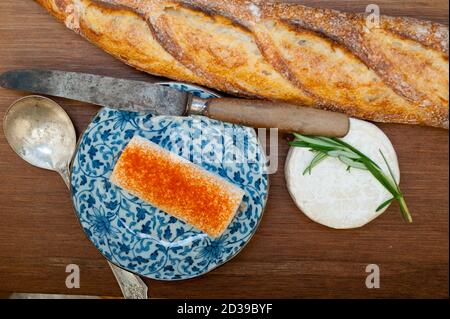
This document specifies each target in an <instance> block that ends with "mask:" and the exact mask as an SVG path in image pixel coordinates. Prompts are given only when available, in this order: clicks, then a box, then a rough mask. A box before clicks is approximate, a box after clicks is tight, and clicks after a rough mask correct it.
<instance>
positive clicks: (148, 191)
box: [110, 136, 244, 237]
mask: <svg viewBox="0 0 450 319" xmlns="http://www.w3.org/2000/svg"><path fill="white" fill-rule="evenodd" d="M110 181H111V182H112V183H113V184H115V185H116V186H119V187H121V188H123V189H125V190H126V191H128V192H130V193H131V194H133V195H135V196H137V197H139V198H140V199H142V200H143V201H145V202H148V203H150V204H151V205H153V206H155V207H156V208H158V209H160V210H162V211H164V212H166V213H168V214H170V215H172V216H174V217H176V218H178V219H181V220H183V221H184V222H186V223H188V224H190V225H192V226H194V227H196V228H198V229H199V230H201V231H203V232H205V233H206V234H208V235H209V236H211V237H219V236H220V235H222V233H223V232H224V231H225V230H226V228H227V227H228V225H229V224H230V223H231V221H232V219H233V217H234V216H235V214H236V212H237V211H238V209H239V206H240V204H241V202H242V198H243V196H244V191H243V190H242V189H240V188H239V187H237V186H236V185H234V184H232V183H230V182H228V181H226V180H225V179H223V178H221V177H219V176H217V175H215V174H213V173H211V172H208V171H207V170H205V169H203V168H202V167H200V166H197V165H195V164H193V163H191V162H189V161H188V160H186V159H184V158H183V157H181V156H178V155H177V154H174V153H171V152H169V151H167V150H166V149H164V148H162V147H160V146H159V145H157V144H155V143H153V142H150V141H148V140H146V139H144V138H142V137H139V136H135V137H133V139H132V140H131V141H130V142H129V143H128V145H127V147H126V148H125V149H124V150H123V152H122V155H121V156H120V158H119V160H118V162H117V164H116V166H115V167H114V171H113V173H112V175H111V177H110Z"/></svg>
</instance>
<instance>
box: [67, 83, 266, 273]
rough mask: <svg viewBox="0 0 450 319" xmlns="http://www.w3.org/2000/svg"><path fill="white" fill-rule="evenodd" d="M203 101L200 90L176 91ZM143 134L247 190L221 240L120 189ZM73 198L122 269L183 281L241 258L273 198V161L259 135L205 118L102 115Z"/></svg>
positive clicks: (80, 159)
mask: <svg viewBox="0 0 450 319" xmlns="http://www.w3.org/2000/svg"><path fill="white" fill-rule="evenodd" d="M174 86H175V87H176V88H178V89H183V90H186V91H190V92H193V93H194V94H196V95H197V96H201V97H211V95H210V93H207V92H202V91H200V90H199V89H198V88H196V87H189V86H188V85H184V84H175V85H174ZM135 134H138V135H140V136H142V137H144V138H147V139H149V140H151V141H152V142H154V143H157V144H159V145H160V146H162V147H164V148H166V149H168V150H170V151H172V152H174V153H176V154H179V155H180V156H183V157H185V158H186V159H188V160H190V161H192V162H194V163H196V164H198V165H201V166H202V167H203V168H205V169H207V170H208V171H210V172H213V173H215V174H218V175H220V176H222V177H223V178H225V179H227V180H228V181H230V182H231V183H234V184H236V185H238V186H239V187H241V188H242V189H243V190H244V191H245V196H244V199H243V203H242V205H241V207H240V210H239V212H238V213H237V214H236V217H235V218H234V219H233V221H232V222H231V224H230V226H229V227H228V229H227V230H226V231H225V233H224V234H223V235H222V236H221V237H219V238H210V237H208V236H207V235H206V234H204V233H202V232H201V231H199V230H197V229H195V228H193V227H191V226H189V225H187V224H186V223H184V222H182V221H180V220H178V219H176V218H174V217H172V216H170V215H168V214H166V213H164V212H162V211H160V210H158V209H156V208H155V207H153V206H151V205H149V204H147V203H145V202H143V201H141V200H140V199H138V198H136V197H134V196H133V195H131V194H129V193H128V192H126V191H124V190H122V189H120V188H118V187H116V186H115V185H112V184H111V183H110V182H109V176H110V174H111V173H112V170H113V168H114V165H115V163H116V161H117V159H118V158H119V157H120V154H121V151H122V150H123V149H124V148H125V146H126V145H127V143H128V142H129V141H130V140H131V138H132V137H133V136H134V135H135ZM71 184H72V198H73V203H74V207H75V211H76V213H77V216H78V218H79V220H80V223H81V226H82V227H83V229H84V231H85V233H86V234H87V236H88V238H89V239H90V240H91V241H92V242H93V244H94V245H95V246H96V247H97V248H98V249H99V251H100V252H101V253H102V254H103V255H104V256H105V257H106V258H107V259H108V260H110V261H111V262H113V263H115V264H116V265H118V266H120V267H122V268H124V269H127V270H129V271H132V272H134V273H137V274H139V275H142V276H145V277H149V278H153V279H160V280H180V279H188V278H193V277H197V276H200V275H202V274H204V273H206V272H208V271H210V270H212V269H214V268H216V267H217V266H219V265H221V264H223V263H225V262H226V261H228V260H230V259H231V258H233V257H234V256H235V255H236V254H238V253H239V251H240V250H241V249H242V248H243V247H244V246H245V244H246V243H247V242H248V241H249V240H250V238H251V237H252V235H253V234H254V233H255V231H256V228H257V226H258V223H259V221H260V220H261V217H262V214H263V211H264V208H265V204H266V200H267V196H268V176H267V174H266V163H265V156H264V153H263V150H262V148H261V147H260V145H259V143H258V139H257V137H256V134H255V131H254V130H253V129H250V128H245V127H241V126H237V125H233V124H228V123H223V122H218V121H214V120H211V119H208V118H204V117H168V116H152V115H149V114H145V115H144V114H139V113H132V112H124V111H117V110H113V109H109V108H104V109H102V110H101V111H100V112H99V113H98V114H97V116H96V117H95V118H94V120H93V121H92V123H91V124H90V125H89V127H88V128H87V130H86V132H85V133H84V135H83V136H82V138H81V140H80V143H79V145H78V148H77V153H76V155H75V157H74V159H73V163H72V174H71Z"/></svg>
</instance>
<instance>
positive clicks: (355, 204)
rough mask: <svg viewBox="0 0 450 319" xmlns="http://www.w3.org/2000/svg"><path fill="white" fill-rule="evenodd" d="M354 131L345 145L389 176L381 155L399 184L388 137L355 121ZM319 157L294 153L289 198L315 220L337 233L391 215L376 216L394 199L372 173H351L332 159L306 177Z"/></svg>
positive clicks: (294, 150)
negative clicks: (315, 159) (352, 147)
mask: <svg viewBox="0 0 450 319" xmlns="http://www.w3.org/2000/svg"><path fill="white" fill-rule="evenodd" d="M350 126H351V128H350V132H349V133H348V135H347V136H346V137H345V138H343V140H344V141H345V142H347V143H349V144H350V145H353V146H354V147H356V148H357V149H358V150H360V151H361V152H362V153H364V154H365V155H367V156H368V157H370V158H371V159H372V160H373V161H375V162H376V163H377V164H378V165H379V166H380V167H381V168H382V169H383V171H384V172H386V173H388V168H387V166H386V164H385V162H384V160H383V157H382V156H381V154H380V150H381V151H382V152H383V153H384V155H385V157H386V159H387V161H388V163H389V165H390V166H391V168H392V170H393V173H394V176H395V179H396V181H397V182H399V181H400V169H399V166H398V160H397V155H396V153H395V150H394V147H393V146H392V143H391V142H390V140H389V139H388V137H387V136H386V135H385V134H384V133H383V131H381V130H380V129H379V128H377V127H376V126H375V125H373V124H371V123H368V122H365V121H360V120H356V119H351V124H350ZM313 157H314V154H313V153H312V152H311V151H310V150H309V149H305V148H298V147H292V148H291V149H290V151H289V155H288V158H287V160H286V166H285V176H286V181H287V186H288V189H289V193H290V194H291V196H292V198H293V199H294V201H295V203H296V204H297V206H298V207H299V208H300V209H301V210H302V211H303V213H305V214H306V215H307V216H308V217H309V218H311V219H312V220H314V221H315V222H317V223H319V224H322V225H325V226H328V227H331V228H336V229H349V228H358V227H361V226H364V225H365V224H367V223H369V222H370V221H372V220H373V219H375V218H376V217H378V216H379V215H381V214H382V213H383V212H384V211H385V210H386V209H387V207H386V208H385V209H383V210H381V211H379V212H377V211H376V210H377V208H378V207H379V206H380V205H381V204H382V203H384V202H385V201H386V200H388V199H389V198H392V196H391V194H390V193H389V192H388V191H387V190H386V189H385V188H384V187H383V186H382V185H381V184H380V183H379V182H378V181H377V180H376V179H375V178H374V177H373V176H372V174H371V173H370V172H368V171H364V170H360V169H355V168H352V169H351V170H350V172H348V171H347V166H346V165H345V164H344V163H342V162H341V161H339V160H338V159H336V158H327V159H325V160H324V161H322V162H321V163H320V164H319V165H318V166H316V167H315V168H314V169H313V170H312V173H311V174H309V173H307V174H305V175H303V171H304V170H305V168H306V167H307V166H308V165H309V163H310V162H311V160H312V159H313Z"/></svg>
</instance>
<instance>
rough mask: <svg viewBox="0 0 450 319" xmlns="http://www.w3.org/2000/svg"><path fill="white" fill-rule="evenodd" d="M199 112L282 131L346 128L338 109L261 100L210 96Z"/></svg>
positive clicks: (338, 133)
mask: <svg viewBox="0 0 450 319" xmlns="http://www.w3.org/2000/svg"><path fill="white" fill-rule="evenodd" d="M202 113H203V115H206V116H208V117H210V118H212V119H216V120H220V121H224V122H230V123H235V124H242V125H245V126H250V127H255V128H278V129H279V130H280V131H281V132H285V133H292V132H295V133H300V134H305V135H317V136H327V137H343V136H345V135H347V133H348V130H349V128H350V121H349V118H348V117H347V116H346V115H344V114H341V113H336V112H330V111H324V110H318V109H313V108H309V107H301V106H298V105H293V104H287V103H278V102H269V101H262V100H245V99H232V98H221V99H210V100H208V102H207V103H206V107H205V108H204V109H203V112H202Z"/></svg>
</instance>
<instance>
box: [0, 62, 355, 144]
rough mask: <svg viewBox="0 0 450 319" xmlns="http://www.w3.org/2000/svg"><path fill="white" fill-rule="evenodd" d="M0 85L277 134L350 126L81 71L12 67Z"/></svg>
mask: <svg viewBox="0 0 450 319" xmlns="http://www.w3.org/2000/svg"><path fill="white" fill-rule="evenodd" d="M0 86H1V87H3V88H7V89H15V90H20V91H27V92H33V93H38V94H45V95H50V96H57V97H63V98H68V99H72V100H77V101H81V102H87V103H90V104H95V105H99V106H106V107H110V108H115V109H120V110H126V111H133V112H148V113H152V114H155V115H173V116H187V115H203V116H207V117H209V118H212V119H215V120H219V121H224V122H231V123H235V124H240V125H244V126H251V127H256V128H278V129H279V130H280V131H281V132H288V133H291V132H296V133H301V134H305V135H320V136H328V137H343V136H345V135H347V133H348V130H349V127H350V121H349V118H348V117H347V116H346V115H344V114H341V113H335V112H330V111H324V110H319V109H314V108H310V107H301V106H298V105H293V104H287V103H281V102H269V101H263V100H247V99H238V98H220V99H219V98H213V99H202V98H198V97H196V96H194V95H192V94H190V93H186V92H181V91H179V90H176V89H173V88H170V87H166V86H161V85H157V84H154V83H149V82H145V81H134V80H126V79H120V78H113V77H106V76H100V75H94V74H87V73H77V72H65V71H54V70H12V71H8V72H5V73H3V74H1V75H0Z"/></svg>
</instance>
